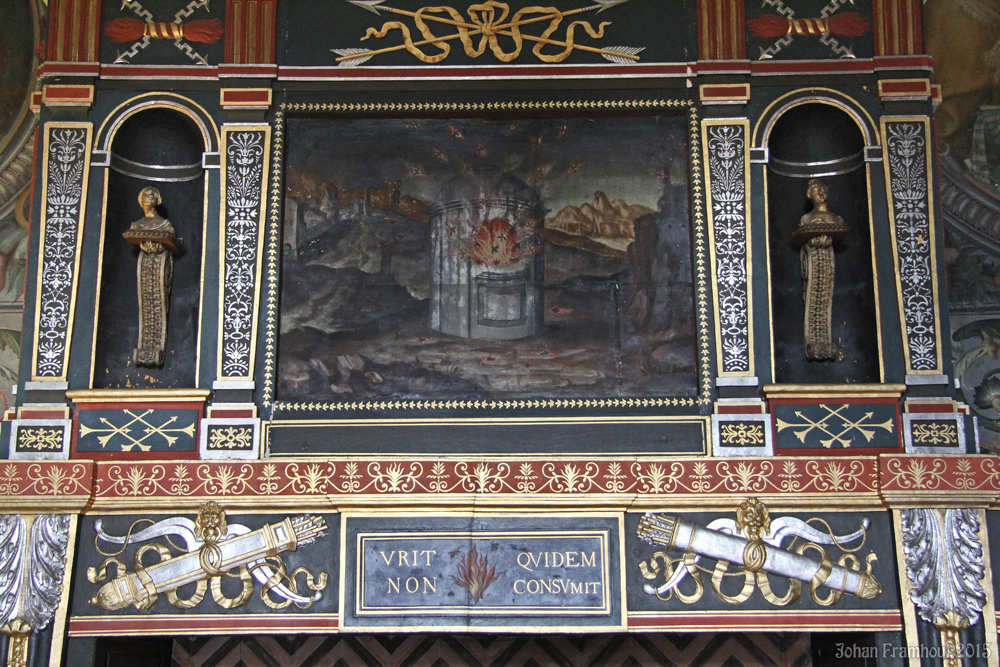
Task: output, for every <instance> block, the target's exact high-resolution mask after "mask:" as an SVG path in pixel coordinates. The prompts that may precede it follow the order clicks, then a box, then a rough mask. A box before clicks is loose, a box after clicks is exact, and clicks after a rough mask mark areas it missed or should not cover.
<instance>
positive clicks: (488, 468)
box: [455, 461, 510, 493]
mask: <svg viewBox="0 0 1000 667" xmlns="http://www.w3.org/2000/svg"><path fill="white" fill-rule="evenodd" d="M469 468H470V466H469V464H468V463H465V462H463V463H459V464H457V465H456V466H455V474H457V475H458V476H459V479H460V481H459V484H460V485H461V488H462V490H463V491H469V492H472V493H496V492H498V491H500V490H501V489H503V488H504V486H505V485H504V482H503V480H504V478H505V477H507V476H508V475H509V474H510V466H509V465H507V464H506V463H498V464H496V466H495V467H494V466H493V465H490V464H489V463H487V462H485V461H480V462H479V463H477V464H475V466H472V469H471V471H470V470H469Z"/></svg>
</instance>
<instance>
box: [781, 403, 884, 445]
mask: <svg viewBox="0 0 1000 667" xmlns="http://www.w3.org/2000/svg"><path fill="white" fill-rule="evenodd" d="M819 407H821V408H823V409H824V410H826V412H827V414H825V415H823V417H822V418H821V419H817V420H812V419H810V418H809V417H806V416H805V415H804V414H802V412H800V411H796V412H795V416H796V417H798V418H799V419H801V420H802V422H801V423H796V424H793V423H790V422H786V421H784V420H783V419H778V420H777V424H778V432H779V433H780V432H781V431H783V430H784V429H786V428H801V429H802V430H801V431H795V437H796V438H798V439H799V442H801V443H803V444H805V442H806V436H808V435H809V434H810V433H811V432H812V431H813V430H816V431H818V432H819V433H820V434H825V435H828V436H830V437H829V438H826V439H824V438H820V443H821V444H822V445H823V446H824V447H826V448H827V449H829V448H830V447H832V446H833V445H834V443H836V444H837V445H839V446H841V447H850V446H851V443H852V440H853V433H852V431H857V432H858V433H860V434H861V435H862V436H863V437H864V438H865V441H867V442H871V441H872V438H874V437H875V434H876V433H877V430H876V429H880V428H883V429H885V430H886V431H888V432H890V433H891V432H892V424H893V420H892V419H887V420H886V421H885V422H884V423H881V424H871V423H868V420H870V419H871V418H872V417H874V416H875V413H874V412H866V413H865V414H864V415H862V416H861V418H860V419H857V420H855V421H851V419H850V417H847V416H844V415H842V414H840V413H841V412H842V411H844V410H846V409H847V408H849V407H850V405H839V406H837V407H836V409H833V408H831V407H830V406H829V405H820V406H819ZM833 417H839V418H840V420H841V424H840V430H839V431H838V430H837V427H836V426H834V425H833V424H831V423H830V420H831V419H832V418H833Z"/></svg>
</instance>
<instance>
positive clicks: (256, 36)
mask: <svg viewBox="0 0 1000 667" xmlns="http://www.w3.org/2000/svg"><path fill="white" fill-rule="evenodd" d="M277 6H278V3H277V0H253V1H248V0H230V2H229V3H227V5H226V25H227V26H228V30H227V31H226V62H227V63H233V64H246V65H250V64H257V63H273V62H274V43H275V14H276V12H277Z"/></svg>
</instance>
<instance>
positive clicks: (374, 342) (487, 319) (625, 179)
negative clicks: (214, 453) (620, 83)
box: [276, 114, 698, 402]
mask: <svg viewBox="0 0 1000 667" xmlns="http://www.w3.org/2000/svg"><path fill="white" fill-rule="evenodd" d="M286 137H287V139H286V154H285V163H284V220H283V227H282V273H281V292H280V298H281V301H280V304H281V306H280V334H279V339H278V373H277V379H278V382H277V396H276V398H277V399H278V400H279V401H301V400H309V401H327V402H339V401H349V402H356V401H367V400H383V401H384V400H394V401H397V400H398V401H422V400H462V401H465V400H472V401H486V402H489V401H492V400H510V399H521V398H524V399H542V398H547V399H557V400H558V399H580V398H625V397H636V398H643V397H662V396H693V395H695V394H696V393H697V389H698V387H697V358H696V357H697V354H696V351H697V348H696V336H695V320H694V288H693V280H692V275H693V274H692V234H691V228H692V225H691V215H690V203H689V202H690V190H689V180H690V176H689V166H688V165H689V159H688V153H689V148H688V135H687V130H686V122H685V117H684V116H683V115H682V114H672V115H664V114H655V115H654V114H649V115H639V114H637V115H614V116H610V115H609V116H572V117H532V118H523V117H517V118H515V117H489V118H484V117H421V118H413V117H406V118H385V117H380V118H370V117H365V118H345V117H337V118H329V117H323V118H310V117H292V118H289V119H288V120H287V133H286Z"/></svg>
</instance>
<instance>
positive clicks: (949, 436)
mask: <svg viewBox="0 0 1000 667" xmlns="http://www.w3.org/2000/svg"><path fill="white" fill-rule="evenodd" d="M913 442H914V443H915V444H918V445H941V444H948V443H956V442H958V426H957V425H956V424H955V423H954V422H952V423H948V424H939V423H937V424H936V423H920V422H918V423H916V424H914V425H913Z"/></svg>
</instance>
